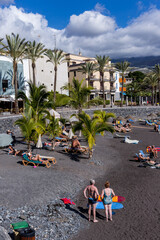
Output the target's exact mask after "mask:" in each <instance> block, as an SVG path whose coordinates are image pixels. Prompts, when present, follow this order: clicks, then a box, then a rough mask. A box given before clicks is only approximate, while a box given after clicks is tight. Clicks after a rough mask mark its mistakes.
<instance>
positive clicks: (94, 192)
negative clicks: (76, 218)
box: [84, 179, 99, 223]
mask: <svg viewBox="0 0 160 240" xmlns="http://www.w3.org/2000/svg"><path fill="white" fill-rule="evenodd" d="M84 196H85V198H87V199H88V205H89V208H88V215H89V218H88V220H89V221H90V217H91V208H92V206H93V222H94V223H95V222H98V221H97V220H96V203H97V199H98V196H99V193H98V189H97V188H96V187H95V180H93V179H91V180H90V185H88V186H87V187H86V188H85V189H84Z"/></svg>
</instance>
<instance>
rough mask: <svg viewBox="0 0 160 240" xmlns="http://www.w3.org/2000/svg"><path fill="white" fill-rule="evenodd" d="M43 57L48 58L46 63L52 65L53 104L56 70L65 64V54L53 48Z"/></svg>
mask: <svg viewBox="0 0 160 240" xmlns="http://www.w3.org/2000/svg"><path fill="white" fill-rule="evenodd" d="M45 55H46V56H47V57H48V58H49V59H48V60H47V62H51V63H52V64H53V65H54V102H55V101H56V85H57V68H58V65H60V64H61V63H63V62H65V61H66V59H65V54H64V53H63V51H62V50H58V49H57V48H55V49H54V50H53V51H52V50H50V49H49V50H48V51H47V52H46V53H45Z"/></svg>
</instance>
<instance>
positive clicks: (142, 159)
mask: <svg viewBox="0 0 160 240" xmlns="http://www.w3.org/2000/svg"><path fill="white" fill-rule="evenodd" d="M138 157H139V160H140V161H145V160H150V158H149V157H144V156H143V154H142V153H139V154H138Z"/></svg>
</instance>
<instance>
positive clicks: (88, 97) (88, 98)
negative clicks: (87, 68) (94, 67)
mask: <svg viewBox="0 0 160 240" xmlns="http://www.w3.org/2000/svg"><path fill="white" fill-rule="evenodd" d="M89 85H90V77H89V76H88V86H89ZM89 100H90V95H89V96H87V101H88V108H90V106H89Z"/></svg>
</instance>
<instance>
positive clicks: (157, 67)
mask: <svg viewBox="0 0 160 240" xmlns="http://www.w3.org/2000/svg"><path fill="white" fill-rule="evenodd" d="M153 72H154V73H155V74H156V76H157V80H158V88H159V99H158V101H159V103H160V65H159V64H156V65H155V67H154V69H153Z"/></svg>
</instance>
